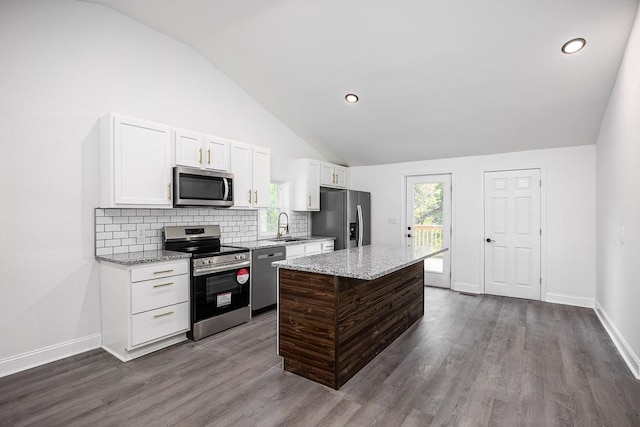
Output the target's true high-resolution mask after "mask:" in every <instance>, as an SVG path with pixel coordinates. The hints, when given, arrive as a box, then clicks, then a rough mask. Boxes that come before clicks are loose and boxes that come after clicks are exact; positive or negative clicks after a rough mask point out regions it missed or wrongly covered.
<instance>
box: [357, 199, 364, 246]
mask: <svg viewBox="0 0 640 427" xmlns="http://www.w3.org/2000/svg"><path fill="white" fill-rule="evenodd" d="M356 209H357V210H358V246H362V235H363V234H364V229H363V228H364V225H363V222H362V206H360V205H358V206H356Z"/></svg>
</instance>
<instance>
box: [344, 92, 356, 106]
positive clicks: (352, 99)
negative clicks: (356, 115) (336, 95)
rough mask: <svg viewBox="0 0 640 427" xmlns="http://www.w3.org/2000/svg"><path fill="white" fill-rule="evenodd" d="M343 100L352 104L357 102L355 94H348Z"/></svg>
mask: <svg viewBox="0 0 640 427" xmlns="http://www.w3.org/2000/svg"><path fill="white" fill-rule="evenodd" d="M344 99H346V100H347V102H350V103H352V104H355V103H356V102H358V99H359V98H358V95H356V94H355V93H348V94H347V95H346V96H345V97H344Z"/></svg>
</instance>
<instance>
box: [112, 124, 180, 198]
mask: <svg viewBox="0 0 640 427" xmlns="http://www.w3.org/2000/svg"><path fill="white" fill-rule="evenodd" d="M171 147H172V144H171V128H170V127H169V126H166V125H163V124H159V123H153V122H148V121H145V120H140V119H134V118H130V117H125V116H120V115H116V114H109V115H108V116H106V117H104V118H102V119H100V186H101V194H100V199H101V204H100V206H101V207H104V208H107V207H155V208H170V207H172V205H173V203H172V200H171V198H172V188H171V185H172V179H171V173H172V169H171V167H172V155H171Z"/></svg>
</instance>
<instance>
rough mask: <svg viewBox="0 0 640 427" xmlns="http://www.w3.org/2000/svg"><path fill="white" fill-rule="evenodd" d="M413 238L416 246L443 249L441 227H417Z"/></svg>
mask: <svg viewBox="0 0 640 427" xmlns="http://www.w3.org/2000/svg"><path fill="white" fill-rule="evenodd" d="M413 236H414V238H415V240H414V245H415V246H427V247H430V248H433V249H437V248H441V247H442V226H441V225H415V226H414V227H413Z"/></svg>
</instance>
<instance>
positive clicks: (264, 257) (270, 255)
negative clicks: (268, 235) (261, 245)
mask: <svg viewBox="0 0 640 427" xmlns="http://www.w3.org/2000/svg"><path fill="white" fill-rule="evenodd" d="M283 256H284V252H271V253H268V254H263V255H258V259H268V258H273V257H283Z"/></svg>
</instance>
